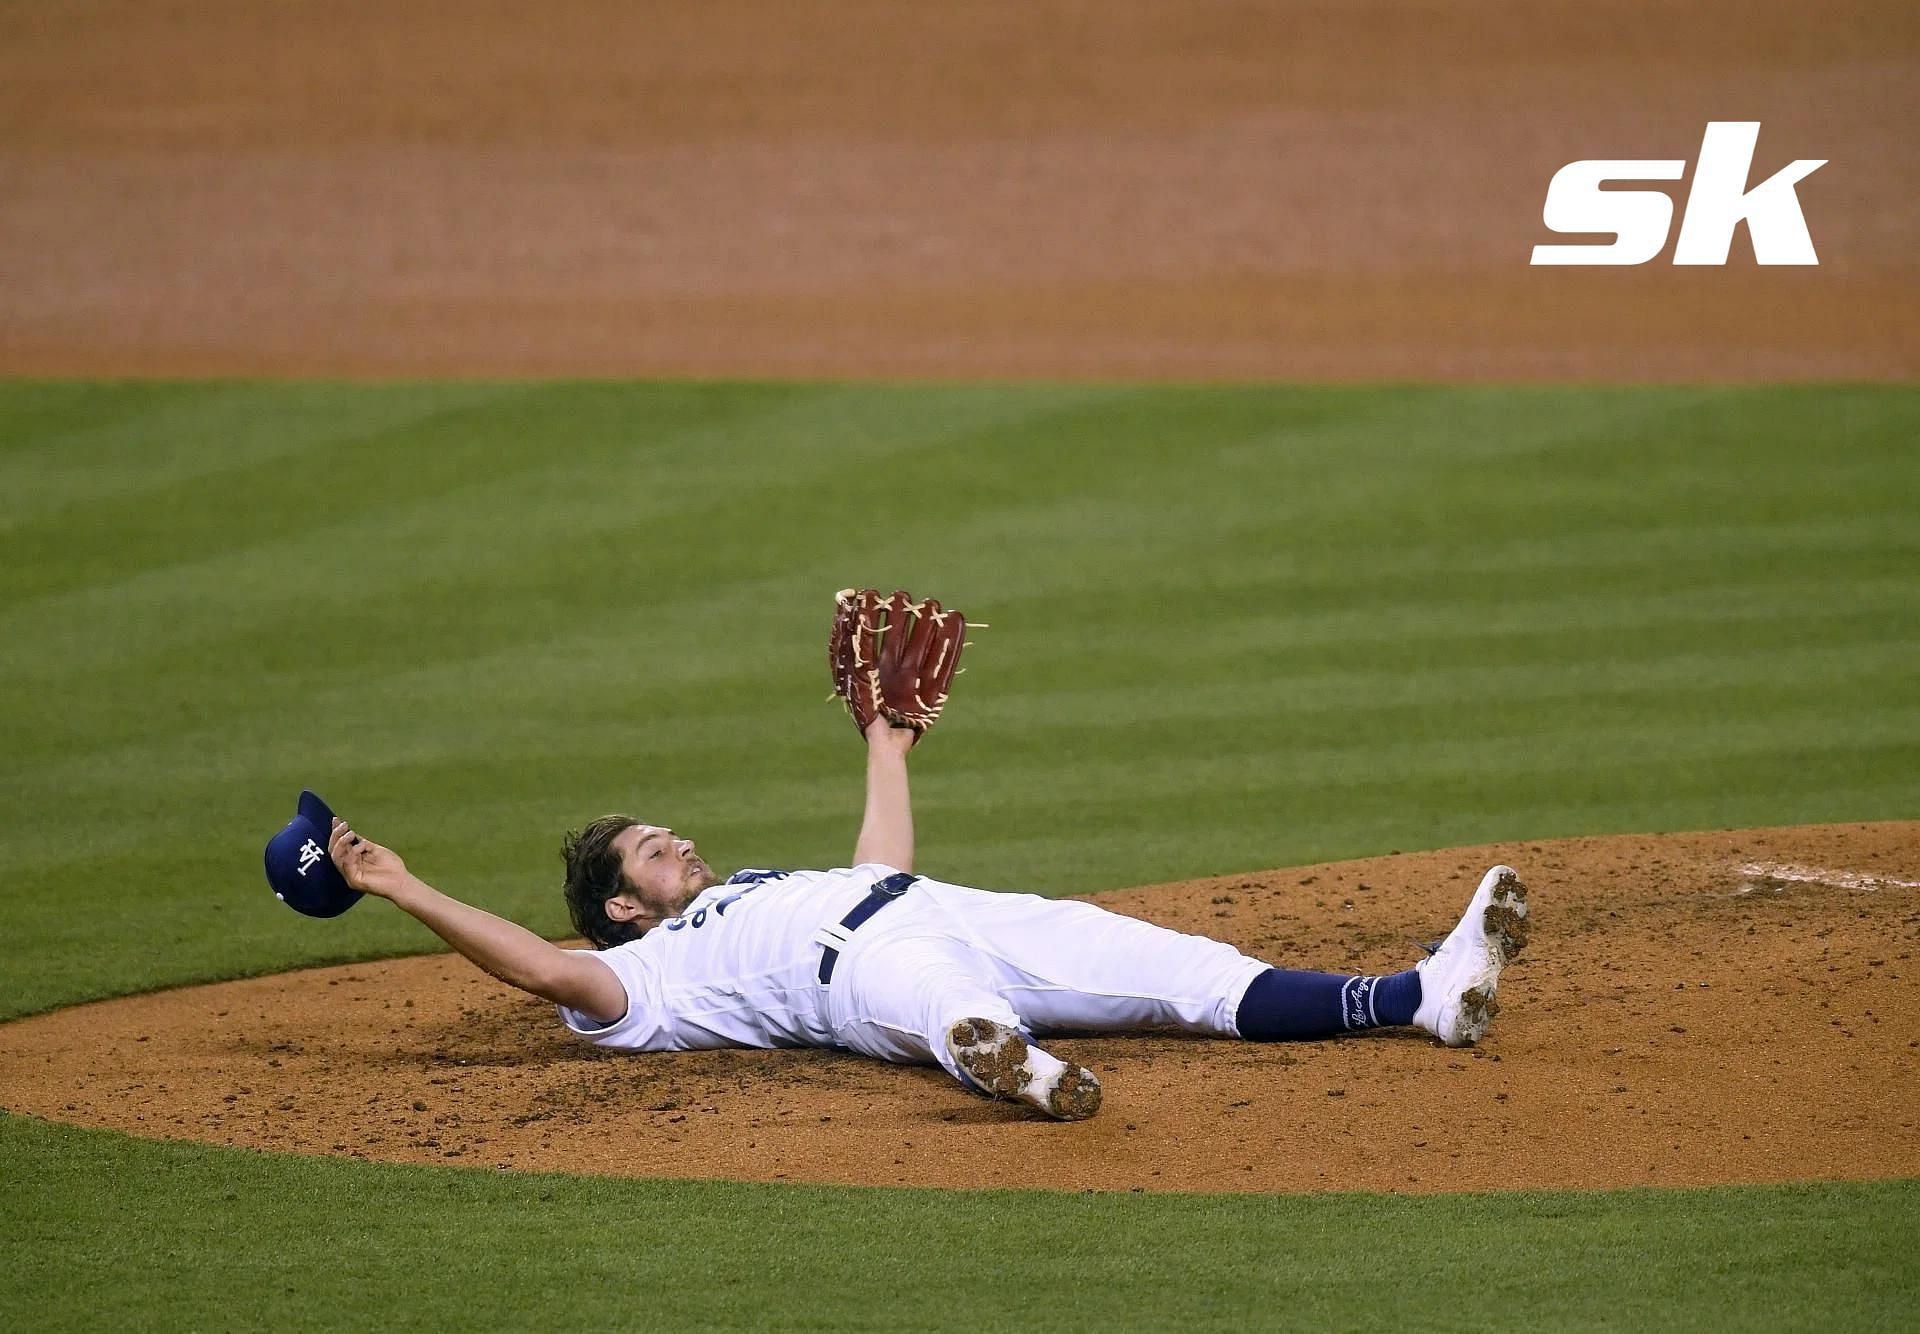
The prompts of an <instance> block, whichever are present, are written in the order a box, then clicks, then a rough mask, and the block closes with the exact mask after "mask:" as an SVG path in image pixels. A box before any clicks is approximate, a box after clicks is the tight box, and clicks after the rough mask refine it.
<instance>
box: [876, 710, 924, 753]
mask: <svg viewBox="0 0 1920 1334" xmlns="http://www.w3.org/2000/svg"><path fill="white" fill-rule="evenodd" d="M919 739H920V734H919V733H918V732H916V731H914V730H913V729H912V728H911V727H895V726H894V725H893V724H892V723H890V722H888V721H887V720H886V719H885V718H875V719H874V720H873V721H872V722H870V723H868V724H867V746H868V748H869V749H880V750H890V751H892V752H893V753H894V754H896V755H905V754H906V753H907V752H908V751H910V750H912V749H913V743H914V742H916V741H918V740H919Z"/></svg>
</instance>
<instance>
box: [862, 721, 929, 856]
mask: <svg viewBox="0 0 1920 1334" xmlns="http://www.w3.org/2000/svg"><path fill="white" fill-rule="evenodd" d="M919 739H920V734H919V733H918V732H916V731H914V730H913V729H912V728H911V727H894V726H893V725H892V724H890V723H888V722H887V720H886V719H885V718H875V719H874V720H873V721H872V722H871V723H869V724H868V725H867V811H866V815H865V816H864V817H863V818H862V819H861V821H860V840H859V842H857V843H855V844H854V848H853V864H854V865H855V866H859V865H860V864H861V863H863V862H880V863H881V864H883V865H886V866H891V867H893V868H894V869H896V870H900V871H911V870H912V869H913V798H912V796H911V794H910V793H909V792H908V791H907V752H908V751H909V750H911V749H912V748H913V743H914V742H915V741H917V740H919Z"/></svg>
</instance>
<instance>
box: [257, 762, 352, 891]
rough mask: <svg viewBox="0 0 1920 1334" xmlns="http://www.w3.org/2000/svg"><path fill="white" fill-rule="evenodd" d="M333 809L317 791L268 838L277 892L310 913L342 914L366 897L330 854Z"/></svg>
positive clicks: (305, 797) (270, 871)
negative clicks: (283, 827)
mask: <svg viewBox="0 0 1920 1334" xmlns="http://www.w3.org/2000/svg"><path fill="white" fill-rule="evenodd" d="M332 832H333V811H332V810H331V809H329V808H328V806H327V803H326V802H324V801H322V800H320V798H319V797H317V796H315V795H314V794H313V793H311V792H302V793H301V794H300V809H299V811H298V813H297V814H295V815H294V817H293V818H292V819H291V820H289V821H287V827H286V828H285V829H282V830H281V831H280V832H279V833H277V834H275V835H274V836H273V837H272V838H271V839H269V840H267V883H268V884H269V885H272V886H273V894H274V897H275V898H277V899H279V900H280V901H281V902H282V903H284V904H286V905H287V906H288V907H289V908H292V909H293V910H294V911H296V912H303V913H305V914H306V915H307V916H309V917H338V916H339V915H340V914H341V913H343V912H345V911H346V910H347V909H349V908H351V907H352V906H353V905H354V904H356V903H358V902H360V900H361V899H362V898H364V897H366V896H365V895H363V894H362V893H361V892H360V891H359V890H357V889H355V888H353V887H352V886H351V885H349V884H348V883H347V882H346V879H345V877H343V876H342V875H341V874H340V868H339V867H337V866H335V865H334V864H333V858H331V857H329V856H328V855H327V836H328V835H329V834H330V833H332Z"/></svg>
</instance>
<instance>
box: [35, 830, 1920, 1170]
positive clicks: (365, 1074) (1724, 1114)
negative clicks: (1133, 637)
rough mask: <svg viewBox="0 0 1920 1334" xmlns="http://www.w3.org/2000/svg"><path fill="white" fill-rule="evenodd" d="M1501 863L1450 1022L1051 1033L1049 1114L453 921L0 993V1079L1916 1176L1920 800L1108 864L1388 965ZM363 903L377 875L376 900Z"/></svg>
mask: <svg viewBox="0 0 1920 1334" xmlns="http://www.w3.org/2000/svg"><path fill="white" fill-rule="evenodd" d="M1494 862H1508V863H1511V864H1512V865H1514V866H1516V867H1518V868H1519V869H1520V871H1521V874H1522V875H1523V876H1524V877H1525V878H1526V880H1527V883H1528V886H1529V892H1530V905H1531V909H1532V913H1531V917H1532V931H1533V939H1532V942H1531V944H1530V945H1529V947H1528V951H1527V953H1526V954H1525V955H1523V956H1522V957H1521V959H1520V960H1519V962H1518V963H1516V964H1515V965H1514V966H1513V967H1512V968H1511V969H1510V970H1509V972H1508V973H1507V976H1506V979H1505V980H1503V982H1502V986H1501V992H1500V1000H1501V1002H1502V1003H1503V1007H1504V1008H1503V1009H1502V1012H1501V1013H1500V1015H1499V1017H1498V1019H1497V1020H1496V1021H1495V1023H1494V1025H1493V1027H1492V1029H1491V1031H1490V1032H1489V1033H1488V1036H1487V1039H1486V1041H1485V1042H1483V1043H1482V1044H1481V1045H1480V1046H1479V1047H1478V1048H1476V1049H1473V1050H1468V1051H1452V1050H1448V1049H1446V1048H1444V1047H1440V1046H1438V1045H1437V1044H1435V1043H1434V1042H1433V1041H1432V1040H1431V1039H1428V1038H1426V1037H1424V1036H1422V1035H1419V1034H1416V1033H1412V1032H1404V1033H1402V1032H1396V1033H1386V1034H1372V1035H1364V1036H1356V1037H1353V1038H1349V1039H1342V1040H1338V1041H1329V1042H1317V1043H1294V1044H1288V1045H1282V1046H1256V1045H1253V1044H1246V1043H1237V1042H1229V1041H1220V1040H1209V1039H1200V1038H1190V1037H1184V1036H1178V1035H1155V1036H1147V1037H1126V1038H1089V1037H1071V1036H1068V1037H1062V1038H1059V1039H1056V1040H1054V1041H1052V1042H1050V1043H1049V1044H1048V1045H1049V1047H1050V1048H1051V1049H1052V1050H1053V1051H1055V1052H1056V1053H1057V1054H1059V1055H1060V1056H1062V1057H1066V1058H1069V1059H1072V1060H1075V1061H1078V1062H1080V1063H1082V1064H1085V1065H1088V1066H1091V1067H1092V1068H1093V1069H1094V1070H1095V1071H1096V1072H1098V1074H1099V1075H1100V1078H1101V1081H1102V1083H1103V1085H1104V1087H1105V1091H1106V1102H1105V1106H1104V1107H1103V1108H1102V1109H1101V1111H1100V1114H1099V1115H1098V1116H1096V1117H1094V1118H1093V1119H1092V1120H1090V1121H1085V1122H1079V1123H1074V1124H1057V1123H1053V1122H1048V1121H1042V1120H1038V1119H1035V1118H1034V1117H1033V1116H1032V1115H1031V1114H1030V1113H1024V1112H1023V1111H1022V1110H1020V1109H1018V1108H1016V1107H1014V1106H1011V1105H1008V1104H995V1103H988V1102H984V1101H982V1100H980V1099H978V1098H976V1097H973V1096H972V1095H970V1094H968V1093H966V1092H964V1091H963V1090H962V1089H961V1088H960V1087H959V1086H958V1085H956V1084H955V1083H954V1082H953V1081H952V1080H950V1079H948V1078H947V1077H946V1076H945V1075H944V1074H942V1073H940V1072H938V1071H935V1070H918V1069H902V1068H899V1067H890V1066H884V1065H881V1064H879V1063H877V1062H873V1061H869V1060H867V1059H865V1058H863V1057H857V1056H851V1055H846V1054H842V1053H832V1052H818V1051H781V1052H703V1053H691V1054H679V1055H668V1056H632V1055H612V1054H606V1053H602V1052H600V1051H598V1050H596V1049H594V1048H592V1047H588V1046H586V1045H585V1044H583V1043H581V1042H579V1041H578V1040H577V1039H574V1038H572V1037H570V1036H569V1035H568V1034H567V1033H566V1032H565V1031H564V1030H562V1029H560V1028H559V1026H558V1024H557V1022H556V1020H555V1018H554V1015H553V1011H552V1009H551V1008H550V1007H548V1006H545V1005H541V1004H539V1003H537V1002H533V1001H529V1000H527V999H525V998H523V997H521V996H519V995H517V994H516V993H513V992H511V991H508V990H507V989H506V988H504V987H503V986H501V985H500V984H498V983H496V982H494V981H492V980H491V979H489V978H487V977H485V976H484V975H482V974H481V973H479V972H478V971H477V970H476V969H474V968H473V967H471V966H470V965H468V964H466V963H465V962H463V961H461V960H459V959H456V958H452V957H449V956H434V957H431V958H421V959H404V960H399V961H396V962H390V963H377V964H358V965H353V966H349V967H344V968H327V969H316V970H312V971H308V972H301V973H291V974H286V975H283V976H280V977H272V978H262V979H255V980H252V981H246V982H229V983H222V984H219V985H217V986H207V987H195V988H191V989H187V990H181V991H173V992H166V993H161V994H157V995H150V996H138V997H132V998H128V999H124V1000H117V1001H109V1002H104V1003H101V1004H97V1005H85V1006H78V1007H75V1008H73V1009H69V1010H63V1011H59V1012H57V1013H53V1014H47V1015H42V1016H39V1017H36V1018H33V1019H28V1020H23V1021H21V1022H19V1023H15V1024H11V1025H7V1026H5V1027H0V1105H4V1106H5V1107H6V1108H8V1109H10V1110H14V1111H20V1112H27V1113H31V1114H34V1115H39V1116H44V1117H48V1118H51V1119H54V1120H61V1121H71V1122H76V1123H79V1124H83V1125H93V1126H107V1127H111V1128H114V1129H118V1130H124V1131H127V1132H130V1133H132V1134H136V1135H144V1136H152V1137H160V1138H175V1139H198V1140H206V1141H209V1142H212V1143H216V1144H237V1145H248V1146H252V1147H256V1148H262V1149H278V1150H286V1151H292V1152H302V1153H320V1154H337V1155H346V1156H352V1157H356V1158H375V1159H386V1160H391V1161H400V1162H450V1163H458V1164H465V1165H480V1166H489V1167H499V1168H508V1169H520V1170H557V1171H568V1172H580V1173H590V1174H601V1175H623V1176H674V1177H740V1178H754V1179H761V1180H773V1179H781V1180H807V1181H827V1182H853V1183H862V1184H882V1185H891V1184H902V1185H916V1186H1050V1187H1059V1188H1071V1189H1081V1188H1097V1189H1103V1190H1127V1189H1135V1190H1139V1189H1146V1190H1202V1191H1218V1190H1246V1191H1299V1190H1316V1189H1342V1190H1345V1189H1364V1190H1400V1191H1435V1190H1478V1189H1488V1188H1499V1187H1520V1186H1607V1185H1620V1184H1660V1185H1681V1184H1703V1183H1709V1182H1723V1181H1777V1180H1787V1179H1793V1178H1802V1177H1885V1176H1908V1175H1915V1174H1920V1111H1916V1109H1915V1105H1914V1100H1913V1097H1912V1093H1913V1090H1914V1089H1915V1088H1916V1087H1920V967H1917V966H1916V963H1915V959H1914V954H1915V950H1916V947H1920V823H1900V824H1862V825H1828V826H1808V827H1801V828H1791V829H1773V830H1749V831H1741V832H1728V833H1717V834H1684V835H1658V836H1654V835H1649V836H1638V835H1636V836H1626V837H1617V838H1581V839H1566V840H1561V841H1558V842H1550V843H1502V844H1496V845H1493V846H1490V847H1483V848H1466V849H1458V850H1454V851H1448V852H1429V853H1419V854H1413V855H1407V856H1390V857H1383V858H1374V859H1371V860H1367V861H1353V862H1339V863H1335V864H1333V865H1329V866H1318V867H1308V868H1302V869H1295V870H1288V871H1268V872H1263V873H1261V874H1257V875H1243V876H1229V877H1224V878H1221V879H1217V880H1208V881H1196V882H1193V883H1189V884H1182V885H1168V886H1161V887H1156V888H1151V889H1138V890H1129V891H1125V892H1122V893H1116V894H1109V895H1104V896H1102V897H1101V898H1100V902H1101V903H1103V904H1106V905H1108V906H1110V907H1112V908H1115V909H1118V910H1120V911H1123V912H1128V913H1132V914H1134V915H1137V916H1140V917H1145V918H1149V919H1151V920H1153V921H1156V922H1161V923H1163V924H1165V925H1168V926H1172V927H1175V928H1178V929H1180V930H1184V931H1194V932H1201V933H1204V934H1208V935H1213V936H1218V937H1220V938H1223V939H1226V940H1230V941H1232V942H1233V943H1234V944H1236V945H1238V946H1240V947H1241V948H1242V949H1244V950H1246V951H1247V952H1249V953H1252V954H1256V955H1259V956H1260V957H1262V958H1265V959H1268V960H1270V961H1272V962H1275V963H1280V964H1285V965H1289V966H1293V967H1302V968H1321V969H1328V970H1334V971H1354V972H1384V971H1390V970H1394V969H1398V968H1402V967H1405V966H1406V965H1407V964H1409V963H1410V962H1412V961H1413V960H1414V959H1415V958H1417V957H1418V955H1419V951H1418V948H1417V945H1416V942H1417V941H1420V940H1433V939H1437V938H1438V937H1440V936H1441V935H1443V934H1445V933H1446V931H1447V930H1448V929H1449V928H1450V927H1451V926H1452V923H1453V921H1454V918H1455V917H1456V915H1457V914H1458V913H1459V911H1460V909H1461V908H1462V906H1463V905H1464V904H1465V903H1466V900H1467V898H1468V896H1469V895H1470V894H1471V893H1472V891H1473V888H1474V885H1475V883H1476V882H1477V881H1478V879H1479V876H1480V874H1481V872H1482V871H1483V870H1484V869H1485V868H1486V867H1487V866H1488V865H1490V864H1492V863H1494ZM378 910H379V909H377V908H376V909H373V911H378Z"/></svg>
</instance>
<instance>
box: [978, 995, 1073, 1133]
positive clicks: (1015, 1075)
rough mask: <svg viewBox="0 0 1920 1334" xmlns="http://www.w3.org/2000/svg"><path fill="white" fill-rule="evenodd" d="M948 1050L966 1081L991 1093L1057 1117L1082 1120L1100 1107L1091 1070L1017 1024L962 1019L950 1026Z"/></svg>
mask: <svg viewBox="0 0 1920 1334" xmlns="http://www.w3.org/2000/svg"><path fill="white" fill-rule="evenodd" d="M947 1052H948V1054H949V1055H951V1056H952V1057H953V1062H954V1064H955V1065H957V1066H958V1067H959V1068H960V1071H961V1073H962V1075H963V1076H964V1077H965V1082H966V1083H967V1084H968V1085H969V1086H970V1087H972V1088H973V1089H974V1090H975V1091H976V1092H979V1093H984V1094H986V1095H987V1096H988V1097H989V1098H1015V1099H1018V1100H1019V1101H1021V1102H1024V1103H1026V1104H1027V1105H1028V1106H1030V1107H1033V1108H1036V1109H1037V1110H1039V1111H1042V1112H1045V1113H1046V1114H1047V1115H1048V1116H1051V1117H1053V1118H1054V1119H1055V1120H1058V1121H1084V1120H1085V1119H1086V1118H1087V1117H1089V1116H1092V1115H1093V1114H1094V1113H1095V1112H1097V1111H1099V1110H1100V1081H1099V1080H1098V1079H1097V1078H1095V1077H1094V1073H1093V1071H1091V1070H1088V1069H1086V1068H1085V1067H1083V1066H1078V1065H1073V1064H1070V1063H1069V1062H1066V1061H1062V1060H1059V1059H1057V1058H1055V1057H1053V1056H1050V1055H1048V1054H1047V1053H1046V1052H1044V1051H1042V1050H1040V1048H1038V1047H1036V1046H1034V1045H1033V1044H1032V1043H1031V1042H1029V1041H1027V1039H1026V1036H1025V1035H1024V1034H1022V1033H1021V1032H1020V1030H1019V1029H1017V1028H1009V1027H1008V1026H1007V1025H1005V1024H1002V1023H999V1022H996V1021H995V1020H992V1019H962V1020H960V1021H959V1022H958V1023H956V1024H954V1025H953V1027H951V1028H949V1029H948V1030H947Z"/></svg>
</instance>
